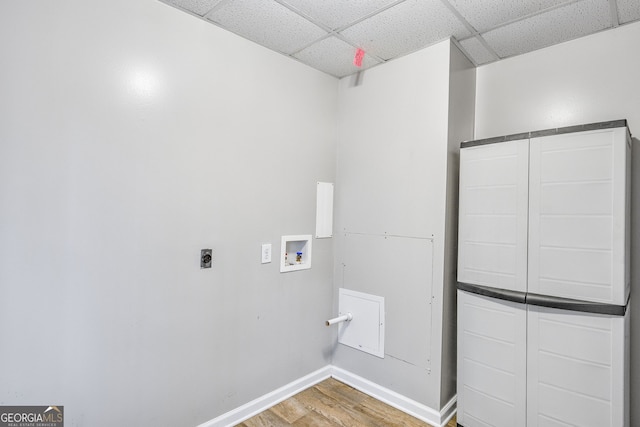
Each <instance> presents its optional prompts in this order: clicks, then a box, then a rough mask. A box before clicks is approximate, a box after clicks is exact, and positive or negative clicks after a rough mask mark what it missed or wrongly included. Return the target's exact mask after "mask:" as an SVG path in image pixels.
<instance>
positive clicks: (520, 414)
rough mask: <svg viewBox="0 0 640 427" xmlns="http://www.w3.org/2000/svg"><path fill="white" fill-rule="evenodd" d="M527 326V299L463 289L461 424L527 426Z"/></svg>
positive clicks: (460, 318) (460, 305) (460, 294)
mask: <svg viewBox="0 0 640 427" xmlns="http://www.w3.org/2000/svg"><path fill="white" fill-rule="evenodd" d="M526 329H527V312H526V310H525V306H524V304H518V303H514V302H509V301H502V300H497V299H493V298H488V297H483V296H478V295H474V294H470V293H467V292H463V291H458V343H459V344H458V416H457V422H458V424H460V425H463V426H465V427H472V426H482V427H485V426H495V427H524V426H525V425H526V403H527V402H526V392H527V387H526V385H527V383H526V369H527V365H526V360H527V358H526V351H527V334H526Z"/></svg>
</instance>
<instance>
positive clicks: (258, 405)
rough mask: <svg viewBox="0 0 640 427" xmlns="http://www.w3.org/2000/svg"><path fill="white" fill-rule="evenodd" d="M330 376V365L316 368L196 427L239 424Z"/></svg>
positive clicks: (227, 426) (224, 426)
mask: <svg viewBox="0 0 640 427" xmlns="http://www.w3.org/2000/svg"><path fill="white" fill-rule="evenodd" d="M329 377H331V366H330V365H329V366H325V367H324V368H322V369H318V370H317V371H315V372H312V373H310V374H309V375H305V376H304V377H302V378H299V379H297V380H295V381H293V382H290V383H289V384H287V385H285V386H282V387H280V388H279V389H277V390H274V391H272V392H270V393H267V394H265V395H264V396H261V397H259V398H257V399H254V400H252V401H251V402H249V403H246V404H244V405H242V406H240V407H238V408H236V409H234V410H232V411H229V412H227V413H226V414H222V415H220V416H219V417H217V418H214V419H212V420H210V421H207V422H205V423H203V424H200V425H199V426H198V427H229V426H235V425H236V424H240V423H241V422H243V421H244V420H247V419H249V418H251V417H253V416H254V415H257V414H259V413H260V412H262V411H264V410H267V409H269V408H271V407H272V406H273V405H277V404H278V403H280V402H282V401H283V400H286V399H288V398H290V397H291V396H293V395H295V394H298V393H300V392H301V391H303V390H305V389H307V388H309V387H312V386H314V385H316V384H318V383H319V382H321V381H324V380H326V379H327V378H329Z"/></svg>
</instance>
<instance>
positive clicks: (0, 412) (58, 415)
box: [0, 406, 64, 427]
mask: <svg viewBox="0 0 640 427" xmlns="http://www.w3.org/2000/svg"><path fill="white" fill-rule="evenodd" d="M0 427H64V406H0Z"/></svg>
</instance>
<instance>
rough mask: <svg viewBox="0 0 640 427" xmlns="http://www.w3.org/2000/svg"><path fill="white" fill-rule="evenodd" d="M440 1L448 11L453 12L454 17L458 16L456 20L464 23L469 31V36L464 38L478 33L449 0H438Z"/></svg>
mask: <svg viewBox="0 0 640 427" xmlns="http://www.w3.org/2000/svg"><path fill="white" fill-rule="evenodd" d="M440 1H441V2H442V4H443V5H445V6H446V7H447V9H449V11H450V12H451V13H453V14H454V15H455V17H456V18H458V21H460V23H461V24H462V25H464V27H465V28H466V29H467V31H469V32H470V33H471V36H469V37H466V38H470V37H473V36H475V35H476V34H479V31H478V30H476V29H475V28H474V26H473V25H471V24H470V23H469V21H467V20H466V19H465V17H464V16H462V14H461V13H460V12H459V11H458V9H456V8H455V7H453V5H452V4H451V3H450V2H449V0H440Z"/></svg>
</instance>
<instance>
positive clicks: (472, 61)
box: [451, 37, 480, 67]
mask: <svg viewBox="0 0 640 427" xmlns="http://www.w3.org/2000/svg"><path fill="white" fill-rule="evenodd" d="M451 42H452V43H453V44H454V45H456V47H457V48H458V49H459V50H460V52H462V54H463V55H464V56H465V57H466V58H467V59H468V60H469V61H471V63H472V64H473V66H474V67H478V66H479V65H480V64H478V63H477V62H476V61H475V59H473V57H472V56H471V55H470V54H469V52H467V50H466V49H465V48H464V47H462V45H461V44H460V42H459V41H458V40H456V39H455V38H454V37H451Z"/></svg>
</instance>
